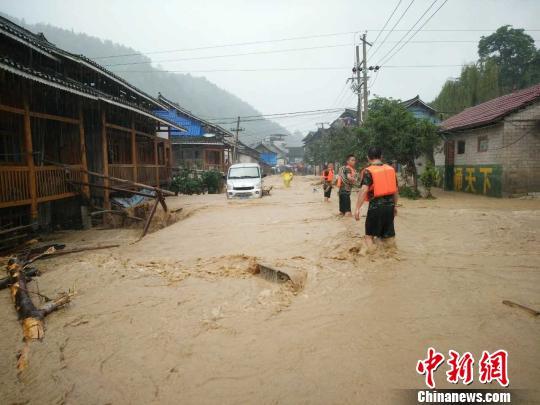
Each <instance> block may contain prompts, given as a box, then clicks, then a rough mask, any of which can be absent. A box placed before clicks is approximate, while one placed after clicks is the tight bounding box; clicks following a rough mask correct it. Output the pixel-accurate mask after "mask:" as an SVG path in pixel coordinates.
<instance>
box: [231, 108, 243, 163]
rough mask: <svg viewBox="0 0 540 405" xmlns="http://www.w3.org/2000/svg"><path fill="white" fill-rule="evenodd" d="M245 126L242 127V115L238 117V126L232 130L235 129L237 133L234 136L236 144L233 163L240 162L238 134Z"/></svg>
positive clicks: (232, 129)
mask: <svg viewBox="0 0 540 405" xmlns="http://www.w3.org/2000/svg"><path fill="white" fill-rule="evenodd" d="M243 130H244V128H240V116H239V117H238V118H237V119H236V128H231V131H234V132H235V133H236V134H235V136H234V146H233V156H232V158H233V163H238V134H239V133H240V132H242V131H243Z"/></svg>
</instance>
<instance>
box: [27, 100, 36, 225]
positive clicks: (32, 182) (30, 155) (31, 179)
mask: <svg viewBox="0 0 540 405" xmlns="http://www.w3.org/2000/svg"><path fill="white" fill-rule="evenodd" d="M24 150H25V152H26V166H28V188H29V192H30V199H31V200H32V203H31V205H30V217H31V218H32V222H34V221H35V220H37V218H38V204H37V184H36V180H37V179H36V167H35V165H34V147H33V146H32V128H31V125H30V105H29V103H28V99H25V100H24Z"/></svg>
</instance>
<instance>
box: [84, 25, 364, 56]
mask: <svg viewBox="0 0 540 405" xmlns="http://www.w3.org/2000/svg"><path fill="white" fill-rule="evenodd" d="M358 32H360V31H344V32H333V33H329V34H316V35H305V36H300V37H289V38H279V39H268V40H261V41H249V42H236V43H231V44H220V45H207V46H200V47H195V48H180V49H168V50H163V51H149V52H133V53H124V54H118V55H107V56H94V57H92V58H91V59H110V58H121V57H126V56H144V55H157V54H163V53H175V52H189V51H200V50H207V49H217V48H230V47H234V46H249V45H259V44H269V43H274V42H286V41H296V40H302V39H314V38H326V37H336V36H341V35H350V34H356V33H358Z"/></svg>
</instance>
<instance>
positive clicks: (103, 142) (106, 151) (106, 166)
mask: <svg viewBox="0 0 540 405" xmlns="http://www.w3.org/2000/svg"><path fill="white" fill-rule="evenodd" d="M101 154H102V155H103V175H105V176H108V175H109V148H108V143H107V120H106V117H105V110H103V109H102V110H101ZM103 185H104V186H105V187H109V179H107V178H105V177H104V178H103ZM103 208H105V209H107V210H108V209H111V203H110V201H109V190H107V189H104V190H103Z"/></svg>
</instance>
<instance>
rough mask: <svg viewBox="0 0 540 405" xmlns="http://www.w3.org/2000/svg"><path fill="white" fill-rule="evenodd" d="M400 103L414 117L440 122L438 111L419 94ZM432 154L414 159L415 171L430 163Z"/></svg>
mask: <svg viewBox="0 0 540 405" xmlns="http://www.w3.org/2000/svg"><path fill="white" fill-rule="evenodd" d="M401 105H402V106H403V107H405V108H406V109H407V110H408V111H410V112H411V113H412V114H413V115H414V117H415V118H417V119H419V120H428V121H431V122H432V123H434V124H439V123H440V122H441V120H440V116H439V113H438V112H437V110H435V109H434V108H433V107H431V106H430V105H428V104H426V103H425V102H424V101H422V99H421V98H420V96H419V95H416V97H413V98H411V99H409V100H405V101H402V102H401ZM432 161H433V155H432V154H430V155H429V156H428V155H422V156H420V157H418V158H416V159H415V160H414V162H415V164H416V172H417V173H418V174H419V175H420V174H421V173H422V172H423V171H424V169H425V168H426V165H427V164H428V162H431V163H432Z"/></svg>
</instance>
